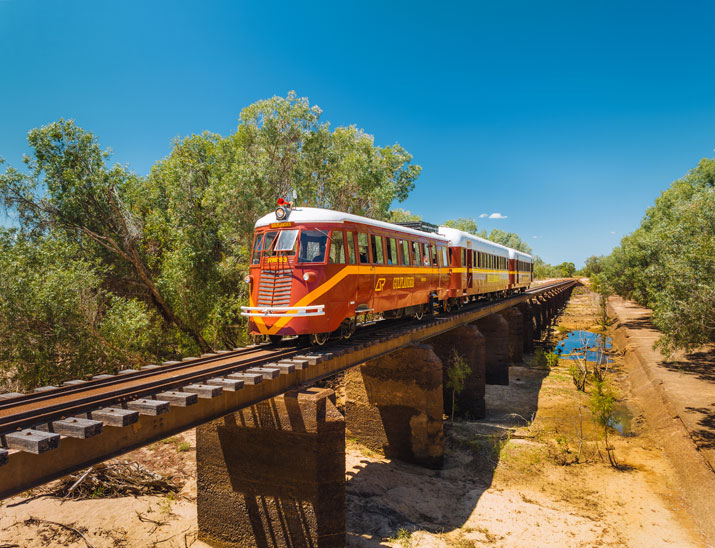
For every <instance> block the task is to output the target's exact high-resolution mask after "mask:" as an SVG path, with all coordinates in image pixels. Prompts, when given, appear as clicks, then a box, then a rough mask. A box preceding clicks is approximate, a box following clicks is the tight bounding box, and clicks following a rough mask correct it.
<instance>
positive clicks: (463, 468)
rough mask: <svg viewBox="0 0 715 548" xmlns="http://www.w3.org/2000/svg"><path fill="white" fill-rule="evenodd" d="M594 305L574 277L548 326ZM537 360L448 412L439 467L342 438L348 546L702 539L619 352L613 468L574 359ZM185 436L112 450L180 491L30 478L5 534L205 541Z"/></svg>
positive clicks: (590, 318) (99, 540)
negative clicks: (79, 490)
mask: <svg viewBox="0 0 715 548" xmlns="http://www.w3.org/2000/svg"><path fill="white" fill-rule="evenodd" d="M597 309H598V306H597V301H596V299H595V297H594V296H593V295H592V294H591V293H588V291H587V290H585V289H583V288H580V289H578V290H577V291H576V292H575V293H574V295H573V297H572V299H571V301H570V303H569V306H568V308H567V310H566V311H565V313H564V314H563V315H562V317H561V318H560V322H559V325H560V327H557V328H555V330H554V332H553V336H554V337H558V336H563V333H564V332H565V331H568V330H569V329H573V328H590V327H592V326H594V324H595V323H596V318H597ZM541 361H542V360H539V359H537V358H536V357H535V356H533V355H532V356H526V357H525V360H524V363H522V364H517V365H513V366H512V367H511V369H510V379H511V382H510V385H509V386H488V387H487V409H488V411H487V412H488V416H487V418H486V419H484V420H481V421H456V422H455V423H454V424H450V423H449V422H447V423H446V424H445V440H446V455H445V466H444V468H443V469H441V470H427V469H423V468H420V467H417V466H412V465H409V464H404V463H401V462H398V461H389V460H387V459H384V458H381V457H380V456H379V455H376V454H374V453H372V452H370V451H369V450H366V449H364V448H362V447H361V446H359V445H358V444H356V443H354V442H349V443H348V447H347V471H346V478H347V482H348V483H347V497H348V498H347V504H348V524H347V526H348V528H347V530H348V546H352V547H366V548H367V547H374V546H393V547H400V548H407V547H415V548H417V547H447V546H452V547H457V548H470V547H479V546H499V547H502V546H503V547H526V546H539V547H548V546H554V547H556V546H558V547H587V546H588V547H591V546H628V547H641V546H642V547H652V546H673V547H690V546H694V547H705V546H708V544H707V543H706V541H705V540H704V538H703V537H702V536H701V534H700V532H699V529H698V527H697V524H696V523H695V521H694V520H693V518H692V517H691V515H690V513H689V511H688V505H687V503H686V501H685V499H684V498H683V493H682V491H681V489H680V488H679V482H678V475H677V473H676V469H675V468H674V466H673V465H672V463H671V461H669V460H668V458H667V455H666V451H665V450H664V448H663V447H662V446H661V445H660V441H659V433H658V430H657V429H655V428H653V427H651V426H649V424H648V422H647V421H646V420H645V418H644V416H643V414H642V412H641V410H640V408H639V407H638V404H637V402H636V399H635V398H632V397H631V385H630V382H629V377H628V375H627V374H626V369H625V367H624V365H623V363H622V362H623V360H622V358H621V357H620V356H616V357H615V361H614V363H613V364H612V372H611V373H610V374H609V377H610V381H611V382H612V384H613V385H614V387H615V389H616V391H617V394H618V399H619V401H618V404H619V406H618V408H619V410H620V411H619V412H620V414H621V415H620V418H621V424H622V429H623V431H624V433H623V434H622V435H621V434H619V433H618V432H616V431H612V432H611V434H610V436H609V440H610V441H611V442H612V443H613V445H614V447H615V450H614V455H615V458H616V460H617V462H618V464H619V467H618V468H614V467H612V466H610V465H609V464H608V460H607V459H606V458H605V445H604V441H603V433H602V430H601V429H600V428H597V427H596V426H595V425H594V421H593V420H592V417H591V413H590V410H589V396H588V394H584V393H580V392H577V391H576V389H575V387H574V384H573V382H572V379H571V376H570V374H569V372H568V367H569V363H570V362H568V361H566V360H561V361H560V363H559V365H558V366H557V367H554V368H552V369H548V368H546V367H544V365H543V363H540V362H541ZM588 390H589V387H587V391H588ZM194 444H195V439H194V433H193V431H192V432H188V433H186V434H184V435H182V436H177V437H175V438H170V439H169V440H165V441H164V442H162V443H157V444H154V445H152V446H149V447H146V448H143V449H141V450H138V451H135V452H133V453H130V454H128V455H126V456H125V457H124V458H122V459H120V460H129V461H137V462H140V463H142V464H143V465H145V466H147V467H148V468H150V469H152V470H155V471H159V472H161V473H164V474H168V475H171V476H174V477H175V478H176V479H177V481H178V482H179V483H181V484H183V488H182V489H181V491H180V492H179V493H178V494H177V495H175V496H174V495H172V496H140V497H137V498H129V497H124V498H118V499H105V498H99V497H97V498H91V499H87V500H81V501H61V500H57V499H51V498H45V497H40V498H35V499H31V500H28V497H33V496H37V495H39V494H41V493H42V490H39V489H38V490H35V491H33V492H30V493H25V494H23V495H22V496H19V497H15V498H13V499H10V500H6V501H3V502H2V506H1V507H0V547H2V546H22V547H25V546H27V547H39V546H78V547H80V546H88V545H91V546H94V547H96V548H100V547H109V546H127V547H134V546H158V547H167V548H168V547H188V546H193V547H195V548H196V547H203V546H206V545H205V544H203V543H201V542H200V541H197V540H196V535H197V527H196V509H195V498H196V492H195V489H196V487H195V481H194V479H195V471H196V463H195V456H194V450H193V449H194ZM48 522H56V523H59V524H63V525H57V524H51V523H48ZM65 526H68V527H71V528H74V529H75V530H76V531H73V530H72V529H68V528H67V527H65ZM80 533H81V534H82V535H84V537H85V538H86V540H87V542H85V540H84V539H83V538H82V537H81V536H80Z"/></svg>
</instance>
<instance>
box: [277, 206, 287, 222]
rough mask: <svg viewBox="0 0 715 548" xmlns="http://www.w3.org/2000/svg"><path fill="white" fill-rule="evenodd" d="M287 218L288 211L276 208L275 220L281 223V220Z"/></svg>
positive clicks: (283, 208)
mask: <svg viewBox="0 0 715 548" xmlns="http://www.w3.org/2000/svg"><path fill="white" fill-rule="evenodd" d="M286 218H288V209H287V208H285V207H277V208H276V219H278V220H279V221H282V220H283V219H286Z"/></svg>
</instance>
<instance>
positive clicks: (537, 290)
mask: <svg viewBox="0 0 715 548" xmlns="http://www.w3.org/2000/svg"><path fill="white" fill-rule="evenodd" d="M576 283H577V282H575V281H574V280H567V281H557V282H553V283H550V284H545V285H542V286H535V287H532V288H531V289H529V290H527V291H526V292H525V293H523V294H519V295H515V296H512V297H509V298H506V299H503V300H500V301H494V302H477V303H472V304H470V305H466V306H465V307H464V308H462V309H461V310H459V311H458V312H454V313H452V314H449V315H437V316H433V317H427V318H425V319H424V320H422V321H416V320H413V321H401V322H397V321H384V322H378V323H377V324H376V325H374V326H372V328H365V329H364V330H362V332H361V331H358V333H357V334H356V335H355V336H354V337H353V338H352V339H350V340H348V341H341V342H335V343H330V344H329V345H327V346H325V347H295V346H290V345H287V344H283V345H278V346H272V345H257V346H249V347H246V348H240V349H235V350H232V351H219V352H216V353H214V354H205V355H203V356H201V357H194V358H185V359H184V360H182V361H180V362H177V361H172V362H166V363H163V364H162V365H148V366H145V367H142V368H141V369H139V370H134V369H127V370H124V371H120V372H119V373H118V374H117V375H98V376H95V377H93V378H92V379H89V380H72V381H68V382H65V383H63V384H62V385H61V386H58V387H55V386H47V387H42V388H37V389H36V390H35V391H33V392H31V393H28V394H0V444H1V445H0V498H6V497H9V496H12V495H14V494H17V493H20V492H22V491H25V490H27V489H29V488H31V487H35V486H38V485H41V484H43V483H46V482H48V481H51V480H53V479H56V478H58V477H61V476H63V475H66V474H68V473H71V472H74V471H76V470H79V469H82V468H86V467H88V466H90V465H93V464H95V463H98V462H101V461H104V460H107V459H110V458H112V457H116V456H118V455H121V454H123V453H126V452H128V451H131V450H134V449H137V448H139V447H142V446H144V445H147V444H150V443H152V442H154V441H157V440H160V439H163V438H166V437H168V436H171V435H174V434H177V433H179V432H182V431H185V430H188V429H190V428H193V427H197V426H199V425H202V424H204V423H207V422H209V421H212V420H214V419H217V418H220V417H223V416H225V415H228V414H230V413H233V412H236V411H239V410H241V409H244V408H246V407H249V406H251V405H255V404H257V403H259V402H261V401H263V400H266V399H269V398H273V397H276V396H278V395H280V394H284V393H286V392H287V391H289V390H293V389H295V388H300V387H305V386H309V385H310V384H312V383H315V382H316V381H318V380H320V379H323V378H326V377H329V376H331V375H334V374H335V373H338V372H340V371H342V370H346V369H348V368H351V367H354V366H357V365H360V364H364V363H365V362H368V361H370V360H375V359H376V358H380V357H381V356H385V355H388V354H390V353H393V352H396V351H398V350H400V349H404V348H405V347H407V346H409V345H413V344H416V343H421V342H423V341H425V340H427V339H432V338H435V337H438V336H440V335H442V334H445V333H447V332H449V331H451V330H454V329H456V328H459V327H461V326H465V325H467V324H470V323H472V322H476V321H478V320H480V319H483V318H486V317H488V316H490V315H494V314H498V313H500V312H503V311H506V310H508V309H510V308H512V307H517V306H523V305H524V304H525V303H526V304H527V305H529V303H531V305H535V306H534V308H535V309H537V308H538V313H534V314H533V315H532V317H531V318H529V320H528V321H529V323H530V325H532V326H533V328H534V330H539V329H542V328H543V327H545V325H546V324H547V323H548V321H549V319H551V318H553V317H554V316H555V314H556V311H557V309H558V308H559V307H560V306H561V305H563V304H564V303H565V301H566V299H567V298H568V295H569V294H570V291H571V289H572V288H573V286H574V285H576ZM525 321H526V320H525ZM524 337H527V333H525V334H524ZM532 338H533V337H532ZM487 382H489V380H488V379H487ZM507 382H508V381H507Z"/></svg>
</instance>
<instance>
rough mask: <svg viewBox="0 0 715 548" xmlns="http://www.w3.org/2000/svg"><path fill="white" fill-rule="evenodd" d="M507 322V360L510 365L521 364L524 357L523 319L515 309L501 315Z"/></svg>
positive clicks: (509, 309)
mask: <svg viewBox="0 0 715 548" xmlns="http://www.w3.org/2000/svg"><path fill="white" fill-rule="evenodd" d="M501 314H502V316H504V319H505V320H506V321H507V322H509V339H508V340H509V342H508V347H507V350H508V354H507V360H508V361H509V363H510V364H517V363H521V361H522V358H523V357H524V319H523V317H522V315H521V312H519V310H518V309H517V308H516V307H513V308H508V309H507V310H505V311H504V312H502V313H501Z"/></svg>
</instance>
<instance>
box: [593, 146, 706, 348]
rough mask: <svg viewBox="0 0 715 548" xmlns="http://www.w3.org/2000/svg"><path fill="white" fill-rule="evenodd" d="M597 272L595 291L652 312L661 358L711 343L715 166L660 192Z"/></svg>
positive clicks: (697, 170) (692, 173)
mask: <svg viewBox="0 0 715 548" xmlns="http://www.w3.org/2000/svg"><path fill="white" fill-rule="evenodd" d="M602 266H603V268H602V272H601V273H600V274H599V277H598V278H596V279H597V280H598V281H597V283H598V287H599V288H601V289H602V290H603V291H606V292H609V291H612V292H614V293H617V294H619V295H622V296H624V297H626V298H629V299H633V300H635V301H636V302H638V303H639V304H642V305H644V306H647V307H649V308H652V309H653V322H654V324H655V325H656V327H657V328H658V329H660V330H661V332H662V333H663V337H662V338H661V340H660V341H659V344H660V346H661V348H663V349H664V350H665V351H666V352H672V351H673V350H675V349H677V348H683V349H686V350H690V349H693V348H695V347H697V346H699V345H702V344H706V343H710V342H714V341H715V313H713V311H715V160H708V159H704V160H702V161H701V162H700V163H699V164H698V166H697V167H696V168H695V169H694V170H692V171H690V172H689V173H688V174H687V175H686V176H685V177H683V178H682V179H679V180H677V181H675V182H674V183H673V184H672V185H671V187H670V188H669V189H667V190H666V191H664V192H663V193H662V194H661V196H660V197H659V198H658V199H657V200H656V202H655V205H654V206H653V207H651V208H649V209H648V210H647V211H646V215H645V217H644V218H643V221H642V222H641V226H640V227H639V228H638V229H637V230H636V231H635V232H634V233H633V234H630V235H629V236H626V237H625V238H623V240H621V245H620V246H619V247H617V248H616V249H614V250H613V253H612V254H611V255H610V256H608V257H607V258H606V259H605V260H604V261H603V264H602Z"/></svg>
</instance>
